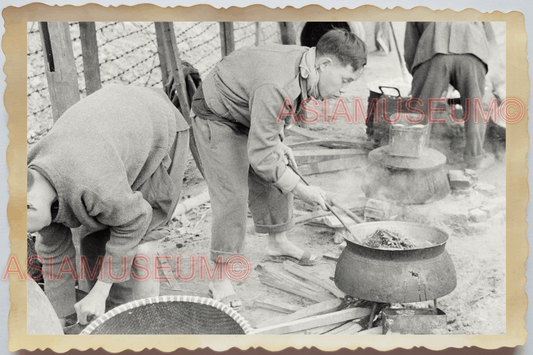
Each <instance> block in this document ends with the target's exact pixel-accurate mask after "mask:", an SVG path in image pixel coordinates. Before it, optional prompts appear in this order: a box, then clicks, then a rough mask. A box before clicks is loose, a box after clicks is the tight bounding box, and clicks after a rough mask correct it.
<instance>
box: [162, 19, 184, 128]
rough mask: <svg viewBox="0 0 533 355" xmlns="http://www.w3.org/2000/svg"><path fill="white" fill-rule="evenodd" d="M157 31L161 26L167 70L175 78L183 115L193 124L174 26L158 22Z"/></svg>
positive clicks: (170, 23) (169, 23)
mask: <svg viewBox="0 0 533 355" xmlns="http://www.w3.org/2000/svg"><path fill="white" fill-rule="evenodd" d="M155 25H156V29H157V27H158V26H159V27H160V31H161V32H162V33H163V42H164V46H165V53H166V54H165V56H166V58H167V60H168V62H167V68H168V69H169V71H170V73H171V74H172V76H173V77H174V80H175V84H176V90H177V94H178V97H179V100H180V108H181V114H182V115H183V117H184V118H185V120H186V121H187V123H189V124H190V123H191V120H190V118H189V101H188V100H187V86H186V85H185V75H184V74H183V66H182V65H181V59H180V54H179V51H178V44H177V43H176V35H175V34H174V25H173V24H172V22H156V23H155Z"/></svg>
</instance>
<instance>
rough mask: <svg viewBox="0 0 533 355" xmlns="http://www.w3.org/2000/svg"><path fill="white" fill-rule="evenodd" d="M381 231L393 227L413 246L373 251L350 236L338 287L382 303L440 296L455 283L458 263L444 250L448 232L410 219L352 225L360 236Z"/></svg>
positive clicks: (339, 265)
mask: <svg viewBox="0 0 533 355" xmlns="http://www.w3.org/2000/svg"><path fill="white" fill-rule="evenodd" d="M378 229H386V230H389V231H394V232H396V233H398V234H399V236H401V237H407V238H408V239H409V240H410V241H412V242H413V243H414V244H415V248H413V249H405V250H398V249H375V248H371V247H368V246H364V245H361V244H358V243H356V242H355V241H354V240H351V239H350V236H346V237H345V238H346V243H347V245H346V248H345V249H344V251H343V252H342V254H341V255H340V257H339V260H338V263H337V267H336V269H335V285H337V287H338V288H339V289H340V290H342V291H344V292H345V293H346V294H348V295H350V296H353V297H355V298H359V299H364V300H369V301H373V302H382V303H411V302H421V301H427V300H433V299H437V298H439V297H442V296H445V295H447V294H449V293H450V292H452V291H453V290H454V289H455V287H456V286H457V278H456V273H455V267H454V265H453V262H452V259H451V258H450V255H449V254H448V252H447V251H446V250H445V246H446V242H447V241H448V235H447V233H446V232H444V231H442V230H441V229H439V228H436V227H432V226H429V225H424V224H420V223H412V222H397V221H384V222H370V223H362V224H358V225H356V226H353V227H351V228H350V230H351V231H352V233H354V234H355V235H357V236H358V237H359V239H360V240H363V241H364V240H365V239H366V238H367V237H368V236H370V235H373V234H374V232H376V231H377V230H378Z"/></svg>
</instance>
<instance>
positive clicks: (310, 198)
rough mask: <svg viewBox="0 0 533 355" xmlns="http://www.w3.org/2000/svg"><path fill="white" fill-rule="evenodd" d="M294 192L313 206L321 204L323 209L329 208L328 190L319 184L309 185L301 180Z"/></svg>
mask: <svg viewBox="0 0 533 355" xmlns="http://www.w3.org/2000/svg"><path fill="white" fill-rule="evenodd" d="M292 193H293V194H294V195H295V196H296V197H298V198H299V199H301V200H303V201H304V202H307V203H309V204H311V205H313V206H316V205H319V206H320V207H321V208H322V209H323V210H327V207H326V192H325V191H324V190H322V189H321V188H320V187H318V186H307V185H305V184H304V183H303V182H302V181H299V182H298V184H297V185H296V187H295V188H294V190H292Z"/></svg>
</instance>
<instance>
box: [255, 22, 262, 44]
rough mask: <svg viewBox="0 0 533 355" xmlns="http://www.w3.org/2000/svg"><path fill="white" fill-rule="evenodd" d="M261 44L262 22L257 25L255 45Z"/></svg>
mask: <svg viewBox="0 0 533 355" xmlns="http://www.w3.org/2000/svg"><path fill="white" fill-rule="evenodd" d="M260 44H261V22H256V23H255V45H256V46H258V45H260Z"/></svg>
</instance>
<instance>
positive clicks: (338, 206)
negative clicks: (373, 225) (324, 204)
mask: <svg viewBox="0 0 533 355" xmlns="http://www.w3.org/2000/svg"><path fill="white" fill-rule="evenodd" d="M331 202H332V203H333V206H335V207H337V208H339V209H340V210H341V211H342V212H344V213H345V214H346V215H347V216H348V217H350V218H351V219H353V220H354V221H355V222H357V223H364V222H365V221H364V220H363V219H362V218H361V217H359V216H358V215H356V214H355V213H353V212H352V211H350V210H349V209H348V208H347V207H346V206H344V205H341V204H340V203H339V202H338V201H337V200H334V199H331Z"/></svg>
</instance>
